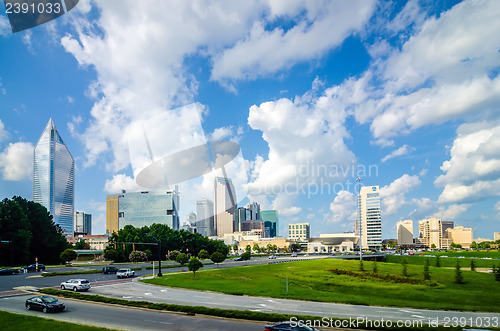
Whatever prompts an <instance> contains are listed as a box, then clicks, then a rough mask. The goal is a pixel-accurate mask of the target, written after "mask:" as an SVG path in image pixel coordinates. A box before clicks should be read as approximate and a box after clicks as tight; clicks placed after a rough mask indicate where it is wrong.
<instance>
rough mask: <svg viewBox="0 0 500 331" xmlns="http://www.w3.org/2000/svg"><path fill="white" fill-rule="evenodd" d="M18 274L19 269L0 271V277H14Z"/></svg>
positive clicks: (3, 269)
mask: <svg viewBox="0 0 500 331" xmlns="http://www.w3.org/2000/svg"><path fill="white" fill-rule="evenodd" d="M18 273H19V269H12V268H2V269H0V275H15V274H18Z"/></svg>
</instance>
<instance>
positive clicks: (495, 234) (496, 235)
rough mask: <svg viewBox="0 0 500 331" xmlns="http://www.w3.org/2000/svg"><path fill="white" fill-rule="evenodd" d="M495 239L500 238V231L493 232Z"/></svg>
mask: <svg viewBox="0 0 500 331" xmlns="http://www.w3.org/2000/svg"><path fill="white" fill-rule="evenodd" d="M493 240H494V241H497V240H500V232H493Z"/></svg>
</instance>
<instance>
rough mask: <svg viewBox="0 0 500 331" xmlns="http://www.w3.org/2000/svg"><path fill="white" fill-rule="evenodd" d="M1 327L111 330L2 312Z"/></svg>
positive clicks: (0, 315) (9, 328)
mask: <svg viewBox="0 0 500 331" xmlns="http://www.w3.org/2000/svg"><path fill="white" fill-rule="evenodd" d="M0 325H1V328H2V330H51V331H58V330H61V331H67V330H76V331H98V330H108V331H109V330H111V329H106V328H99V327H95V326H86V325H80V324H74V323H68V322H59V321H55V320H51V319H46V318H42V317H34V316H28V315H21V314H13V313H8V312H5V311H0Z"/></svg>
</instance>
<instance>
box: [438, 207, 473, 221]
mask: <svg viewBox="0 0 500 331" xmlns="http://www.w3.org/2000/svg"><path fill="white" fill-rule="evenodd" d="M470 206H471V205H470V204H453V205H449V206H448V207H445V206H439V211H437V212H436V213H435V214H434V215H432V217H436V218H442V219H443V220H454V219H456V218H457V217H459V216H461V215H462V214H463V213H464V212H466V211H467V209H469V208H470Z"/></svg>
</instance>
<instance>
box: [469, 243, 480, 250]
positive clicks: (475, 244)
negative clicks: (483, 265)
mask: <svg viewBox="0 0 500 331" xmlns="http://www.w3.org/2000/svg"><path fill="white" fill-rule="evenodd" d="M470 248H471V249H477V248H478V245H477V242H475V241H473V242H471V244H470Z"/></svg>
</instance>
